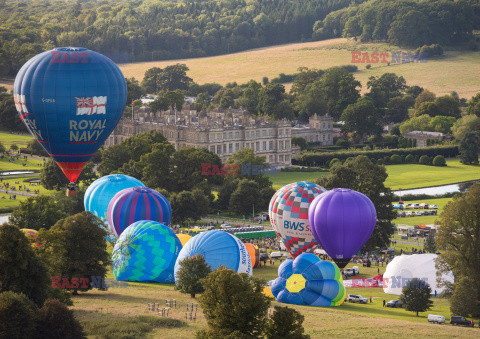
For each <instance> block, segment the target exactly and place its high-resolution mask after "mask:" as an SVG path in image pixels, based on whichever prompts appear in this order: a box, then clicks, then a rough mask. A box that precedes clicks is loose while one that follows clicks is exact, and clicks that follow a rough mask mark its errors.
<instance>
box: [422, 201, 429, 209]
mask: <svg viewBox="0 0 480 339" xmlns="http://www.w3.org/2000/svg"><path fill="white" fill-rule="evenodd" d="M420 208H428V204H427V203H426V202H422V203H421V204H420Z"/></svg>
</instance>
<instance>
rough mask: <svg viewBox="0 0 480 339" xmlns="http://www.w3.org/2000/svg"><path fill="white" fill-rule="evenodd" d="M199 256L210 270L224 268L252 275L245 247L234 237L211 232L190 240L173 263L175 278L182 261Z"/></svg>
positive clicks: (214, 231) (215, 231)
mask: <svg viewBox="0 0 480 339" xmlns="http://www.w3.org/2000/svg"><path fill="white" fill-rule="evenodd" d="M197 254H201V255H202V256H203V257H204V258H205V261H206V263H207V264H209V265H210V266H211V267H212V270H214V269H216V268H218V267H219V266H226V267H227V268H230V269H232V270H234V271H237V272H238V273H248V274H250V275H252V261H251V259H250V255H249V254H248V251H247V248H246V247H245V245H244V244H243V243H242V242H241V241H240V240H239V239H238V238H237V237H236V236H234V235H231V234H229V233H227V232H223V231H218V230H212V231H206V232H202V233H200V234H198V235H196V236H194V237H193V238H192V239H190V240H189V241H188V242H187V243H186V244H185V246H184V247H183V248H182V250H181V251H180V253H179V255H178V258H177V262H176V263H175V276H176V275H177V272H178V270H179V269H180V263H181V262H182V260H184V259H186V258H189V257H193V256H194V255H197Z"/></svg>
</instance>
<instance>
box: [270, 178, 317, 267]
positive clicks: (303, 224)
mask: <svg viewBox="0 0 480 339" xmlns="http://www.w3.org/2000/svg"><path fill="white" fill-rule="evenodd" d="M325 191H326V189H325V188H323V187H321V186H318V185H316V184H314V183H311V182H307V181H301V182H296V183H293V184H289V185H286V186H284V187H282V188H281V189H280V190H278V191H277V193H275V194H274V195H273V197H272V199H271V200H270V208H269V209H271V212H270V223H271V224H272V226H273V229H274V230H275V232H276V233H277V235H279V236H280V237H281V238H282V240H283V243H284V244H285V247H286V248H287V251H288V252H289V253H290V255H291V256H292V257H293V258H295V257H297V256H298V255H300V254H302V253H304V252H313V251H314V250H315V249H316V248H317V246H318V244H317V242H316V241H315V239H314V238H313V235H312V232H310V226H309V224H308V207H309V206H310V203H311V202H312V201H313V199H314V198H315V197H317V196H318V195H320V194H321V193H322V192H325Z"/></svg>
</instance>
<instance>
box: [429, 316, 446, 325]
mask: <svg viewBox="0 0 480 339" xmlns="http://www.w3.org/2000/svg"><path fill="white" fill-rule="evenodd" d="M428 322H429V323H433V324H445V317H444V316H443V315H435V314H429V315H428Z"/></svg>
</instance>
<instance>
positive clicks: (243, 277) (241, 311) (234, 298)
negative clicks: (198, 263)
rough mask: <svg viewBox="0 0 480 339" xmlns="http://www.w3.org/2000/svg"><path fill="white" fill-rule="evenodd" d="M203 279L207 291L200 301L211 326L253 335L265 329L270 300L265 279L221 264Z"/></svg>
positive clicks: (220, 329)
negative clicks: (264, 289)
mask: <svg viewBox="0 0 480 339" xmlns="http://www.w3.org/2000/svg"><path fill="white" fill-rule="evenodd" d="M202 283H203V287H204V288H205V291H204V292H203V294H202V295H201V296H200V297H199V302H200V306H201V307H202V310H203V314H204V316H205V319H206V320H207V324H208V326H209V330H212V331H216V332H221V331H226V332H227V333H231V332H235V331H238V332H240V333H243V334H245V335H248V336H252V337H258V336H259V335H260V334H261V333H262V332H263V331H264V328H265V325H266V321H267V311H268V307H269V306H270V301H269V300H268V298H267V297H266V296H265V295H264V294H263V293H262V292H263V283H262V281H260V280H258V279H255V278H252V277H250V276H249V275H247V274H238V273H237V272H235V271H233V270H230V269H226V268H225V267H220V268H218V269H216V270H214V271H213V272H212V273H210V274H209V275H208V277H207V278H205V279H203V280H202Z"/></svg>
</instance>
